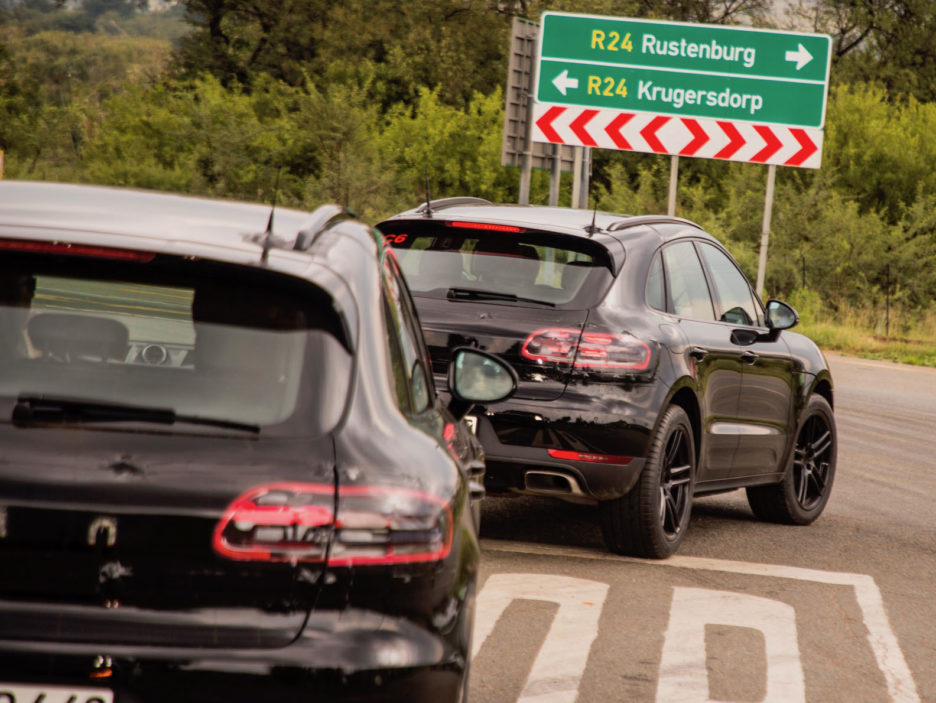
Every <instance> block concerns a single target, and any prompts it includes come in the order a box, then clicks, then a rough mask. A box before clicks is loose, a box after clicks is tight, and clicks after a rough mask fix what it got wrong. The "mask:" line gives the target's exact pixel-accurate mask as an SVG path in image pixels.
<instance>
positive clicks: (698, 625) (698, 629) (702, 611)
mask: <svg viewBox="0 0 936 703" xmlns="http://www.w3.org/2000/svg"><path fill="white" fill-rule="evenodd" d="M706 625H728V626H731V627H747V628H754V629H756V630H760V631H761V633H762V634H763V635H764V643H765V645H766V654H767V662H766V663H767V693H766V695H765V696H764V697H763V698H762V699H761V701H762V702H763V703H806V683H805V680H804V678H803V665H802V663H801V661H800V653H799V645H798V644H797V643H796V611H795V610H794V609H793V607H792V606H790V605H788V604H786V603H782V602H780V601H776V600H771V599H769V598H759V597H757V596H749V595H746V594H743V593H732V592H728V591H713V590H709V589H707V588H682V587H678V588H674V589H673V603H672V606H671V607H670V617H669V625H668V626H667V628H666V635H665V639H664V641H663V656H662V657H661V659H660V680H659V686H658V687H657V697H656V699H657V702H658V703H714V701H713V700H712V699H711V698H709V681H708V670H707V669H706V661H705V659H706V651H705V626H706Z"/></svg>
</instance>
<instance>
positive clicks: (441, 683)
mask: <svg viewBox="0 0 936 703" xmlns="http://www.w3.org/2000/svg"><path fill="white" fill-rule="evenodd" d="M465 657H466V652H464V651H461V650H460V649H458V648H455V647H453V646H452V645H451V644H450V643H449V642H447V641H446V640H445V639H444V638H443V637H440V636H439V635H438V634H436V633H432V632H429V631H427V630H425V629H423V628H422V627H420V626H419V625H417V624H416V623H414V622H412V621H409V620H406V619H402V618H393V617H388V616H386V615H384V614H381V613H375V612H370V611H362V610H354V609H349V610H345V611H342V612H341V613H335V612H329V613H313V615H312V616H311V618H310V622H309V624H308V626H307V627H306V629H305V630H304V631H303V634H302V635H301V636H300V637H299V638H298V639H297V640H296V641H295V642H293V643H292V644H290V645H289V646H287V647H281V648H277V649H208V648H185V647H141V646H112V645H101V644H83V643H61V642H45V641H44V642H37V641H29V642H27V641H14V640H0V682H4V683H19V684H40V685H41V684H46V685H68V686H76V687H84V688H87V687H93V688H106V689H110V690H112V691H114V701H115V703H150V702H153V703H155V702H164V701H173V702H174V703H175V702H179V703H196V702H197V703H215V702H217V703H236V702H238V701H250V702H251V703H255V702H256V701H268V700H275V701H277V703H285V702H287V701H297V702H298V701H310V700H354V701H400V700H406V701H454V700H457V698H458V691H459V690H460V687H461V685H462V679H463V676H464V675H465V672H466V670H467V666H466V663H465ZM102 661H106V662H110V664H111V666H110V669H111V671H112V675H111V676H108V677H106V678H96V677H95V676H94V675H95V673H96V672H97V674H98V675H100V664H101V662H102ZM96 664H97V666H96ZM92 700H93V699H92Z"/></svg>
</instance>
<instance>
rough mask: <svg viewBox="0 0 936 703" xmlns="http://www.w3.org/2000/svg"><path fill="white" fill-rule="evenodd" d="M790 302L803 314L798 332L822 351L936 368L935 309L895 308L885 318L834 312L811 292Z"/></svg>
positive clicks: (871, 313) (863, 312)
mask: <svg viewBox="0 0 936 703" xmlns="http://www.w3.org/2000/svg"><path fill="white" fill-rule="evenodd" d="M790 302H791V304H792V305H793V307H795V308H796V309H797V311H798V312H799V314H800V324H799V325H798V326H797V327H796V328H795V331H796V332H800V333H802V334H805V335H806V336H807V337H809V338H811V339H812V340H813V341H814V342H815V343H816V344H818V345H819V347H820V348H821V349H828V350H830V351H836V352H840V353H842V354H847V355H849V356H857V357H861V358H865V359H883V360H887V361H897V362H900V363H903V364H915V365H917V366H933V367H936V309H931V310H930V311H912V312H911V311H905V310H902V309H900V308H899V307H895V308H892V309H891V310H890V311H889V313H887V314H886V315H885V313H884V312H883V311H882V310H881V309H871V310H869V309H858V308H851V307H847V306H845V307H842V306H840V309H839V310H838V311H834V312H833V311H832V310H830V309H829V308H828V307H826V306H823V305H822V304H821V301H820V300H818V296H816V295H815V293H813V292H812V291H795V292H794V293H793V294H792V295H791V296H790ZM888 317H889V320H888V319H887V318H888ZM888 322H889V332H890V335H889V336H888V335H887V331H888V324H887V323H888Z"/></svg>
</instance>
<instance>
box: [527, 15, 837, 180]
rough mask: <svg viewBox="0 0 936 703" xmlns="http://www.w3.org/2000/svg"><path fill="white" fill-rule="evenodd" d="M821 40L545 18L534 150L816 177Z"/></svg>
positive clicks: (827, 50) (821, 121)
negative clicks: (732, 165) (683, 159)
mask: <svg viewBox="0 0 936 703" xmlns="http://www.w3.org/2000/svg"><path fill="white" fill-rule="evenodd" d="M831 50H832V41H831V38H830V37H829V36H828V35H824V34H803V33H796V32H779V31H773V30H763V29H750V28H747V27H726V26H721V25H701V24H687V23H682V22H653V21H647V20H635V19H629V18H616V17H597V16H591V15H571V14H566V13H559V12H546V13H543V17H542V30H541V35H540V43H539V49H538V54H537V61H536V70H537V78H536V85H535V97H536V103H535V105H534V113H533V123H534V124H533V139H534V141H542V142H552V143H559V144H574V145H579V146H591V147H600V148H606V149H625V150H630V151H644V152H651V153H657V154H673V155H678V156H695V157H703V158H716V159H728V160H731V161H747V162H753V163H763V164H777V165H784V166H801V167H805V168H819V164H820V160H821V155H822V138H823V127H824V125H825V106H826V94H827V92H828V83H829V65H830V60H831Z"/></svg>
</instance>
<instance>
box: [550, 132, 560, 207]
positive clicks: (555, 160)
mask: <svg viewBox="0 0 936 703" xmlns="http://www.w3.org/2000/svg"><path fill="white" fill-rule="evenodd" d="M552 147H553V157H552V173H551V174H550V178H549V204H550V205H558V204H559V186H560V184H561V183H562V163H561V160H562V145H561V144H553V145H552Z"/></svg>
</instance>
